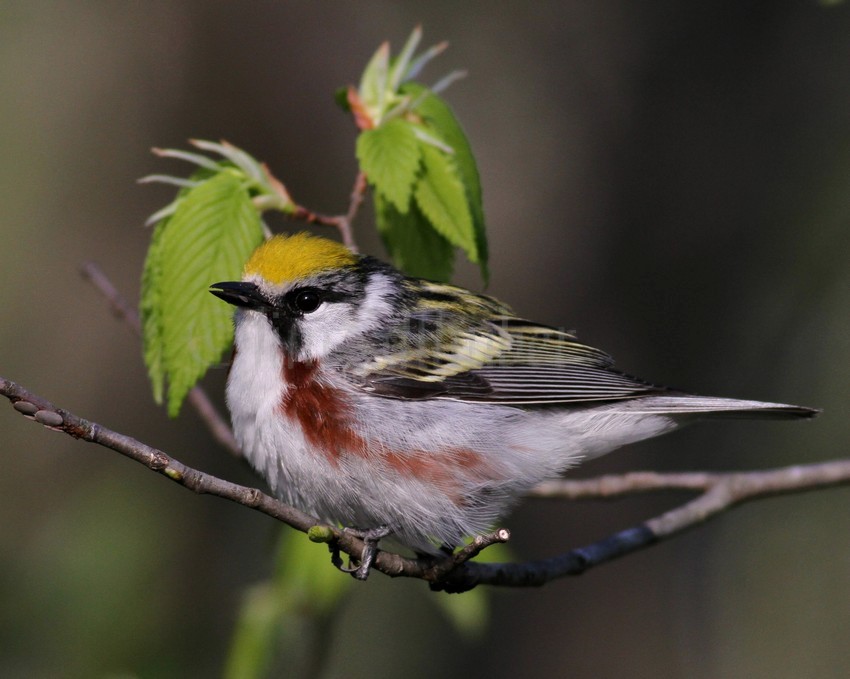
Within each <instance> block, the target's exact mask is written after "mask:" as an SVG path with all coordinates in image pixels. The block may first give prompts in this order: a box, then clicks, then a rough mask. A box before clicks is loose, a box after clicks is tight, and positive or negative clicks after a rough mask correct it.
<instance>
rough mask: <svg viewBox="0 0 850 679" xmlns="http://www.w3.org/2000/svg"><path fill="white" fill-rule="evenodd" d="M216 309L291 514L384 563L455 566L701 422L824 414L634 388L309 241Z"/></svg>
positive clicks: (488, 317) (450, 291) (231, 288)
mask: <svg viewBox="0 0 850 679" xmlns="http://www.w3.org/2000/svg"><path fill="white" fill-rule="evenodd" d="M210 291H211V292H212V293H213V294H215V295H217V296H218V297H220V298H221V299H223V300H225V301H227V302H229V303H231V304H234V305H236V307H238V310H237V313H236V316H235V340H234V345H235V346H234V348H235V354H234V358H233V362H232V365H231V368H230V374H229V376H228V381H227V393H226V400H227V406H228V409H229V410H230V414H231V419H232V424H233V430H234V433H235V436H236V439H237V441H238V443H239V445H240V446H241V448H242V450H243V452H244V455H245V457H246V458H247V459H248V461H249V462H250V463H251V464H252V465H253V467H254V468H255V469H256V470H257V471H258V472H259V473H260V474H261V475H262V476H263V477H265V479H266V480H267V481H268V483H269V485H270V487H271V489H272V490H273V492H274V493H275V494H276V495H277V496H278V497H279V498H280V499H282V500H283V501H285V502H287V503H289V504H291V505H294V506H295V507H298V508H299V509H301V510H303V511H305V512H307V513H309V514H311V515H313V516H315V517H317V518H319V519H321V520H323V521H328V522H332V523H335V524H340V525H342V526H348V527H353V528H356V529H360V530H362V531H364V532H363V533H362V534H363V535H364V536H365V537H366V538H367V539H369V540H370V541H371V544H372V547H373V548H374V545H375V544H376V543H377V540H378V539H380V538H381V537H384V536H386V535H390V536H391V537H392V539H393V540H395V541H396V542H400V543H402V544H403V545H407V546H409V547H411V548H413V549H414V550H415V551H416V552H419V553H424V554H434V553H438V551H439V548H440V546H442V547H443V548H446V547H448V548H452V547H454V546H457V545H459V544H460V543H461V542H462V541H463V540H464V538H466V537H469V536H474V535H476V534H480V533H482V532H484V531H486V530H487V529H488V528H489V527H491V526H492V525H493V524H494V522H495V521H497V520H498V519H499V518H500V517H502V516H503V515H504V514H505V512H506V511H507V510H508V509H509V508H510V507H511V506H512V505H513V504H514V503H515V502H516V501H517V499H518V498H520V497H521V496H522V495H523V494H525V493H527V492H528V491H529V490H530V489H531V488H532V487H534V485H535V484H537V483H538V482H540V481H543V480H546V479H552V478H555V477H558V476H560V475H561V474H563V473H564V471H565V470H567V469H568V468H570V467H572V466H574V465H575V464H577V463H578V462H580V461H582V460H588V459H591V458H595V457H597V456H599V455H602V454H604V453H607V452H609V451H611V450H613V449H615V448H617V447H619V446H622V445H625V444H628V443H633V442H635V441H640V440H642V439H646V438H649V437H653V436H658V435H659V434H663V433H665V432H669V431H671V430H673V429H675V428H676V427H678V426H679V425H681V424H684V423H686V422H688V421H692V420H694V419H698V418H700V417H703V416H710V415H736V416H741V415H745V416H749V415H752V416H767V417H775V418H786V417H789V418H793V417H801V418H805V417H811V416H813V415H815V414H816V413H817V411H816V410H813V409H810V408H804V407H800V406H794V405H785V404H778V403H764V402H760V401H747V400H737V399H728V398H714V397H704V396H696V395H692V394H688V393H684V392H681V391H676V390H672V389H668V388H666V387H663V386H659V385H655V384H652V383H649V382H646V381H644V380H641V379H637V378H635V377H631V376H629V375H627V374H625V373H622V372H620V371H618V370H616V369H615V368H614V367H613V366H614V363H613V360H612V359H611V357H610V356H608V354H606V353H605V352H603V351H600V350H599V349H594V348H593V347H590V346H587V345H585V344H582V343H580V342H579V341H578V340H577V339H576V337H575V335H574V334H572V333H569V332H565V331H563V330H559V329H556V328H554V327H549V326H546V325H542V324H539V323H533V322H530V321H527V320H524V319H523V318H521V317H518V316H516V315H514V313H513V312H512V311H511V309H510V308H509V307H508V306H506V305H505V304H503V303H501V302H499V301H497V300H495V299H493V298H491V297H486V296H484V295H480V294H476V293H473V292H470V291H469V290H465V289H463V288H460V287H456V286H453V285H447V284H443V283H435V282H431V281H427V280H421V279H418V278H412V277H409V276H406V275H404V274H403V273H401V272H400V271H398V270H397V269H395V268H394V267H392V266H391V265H389V264H386V263H384V262H382V261H380V260H378V259H375V258H373V257H369V256H361V255H357V254H354V253H352V252H351V251H349V250H348V249H347V248H346V247H344V246H343V245H341V244H339V243H336V242H334V241H331V240H328V239H325V238H319V237H316V236H312V235H308V234H305V233H299V234H295V235H292V236H286V235H278V236H274V237H272V238H270V239H269V240H267V241H266V242H265V243H264V244H262V245H261V246H260V247H259V248H258V249H257V250H256V251H255V252H254V253H253V255H252V256H251V257H250V259H249V260H248V262H247V264H246V265H245V268H244V275H243V277H242V280H241V281H238V282H235V281H234V282H222V283H216V284H214V285H212V286H211V290H210ZM369 558H370V559H371V554H370V556H369ZM367 572H368V571H367ZM358 575H360V576H361V577H365V575H366V573H363V572H362V571H358Z"/></svg>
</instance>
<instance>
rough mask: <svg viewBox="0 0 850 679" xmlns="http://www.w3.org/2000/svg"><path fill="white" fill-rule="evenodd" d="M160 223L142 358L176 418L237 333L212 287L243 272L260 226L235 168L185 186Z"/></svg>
mask: <svg viewBox="0 0 850 679" xmlns="http://www.w3.org/2000/svg"><path fill="white" fill-rule="evenodd" d="M157 228H158V229H161V234H160V235H159V236H158V237H157V238H156V239H155V244H154V245H155V247H154V249H153V251H152V253H153V259H152V260H151V267H150V273H151V275H150V276H149V277H148V279H147V281H143V285H144V287H145V289H144V291H143V294H142V299H143V300H144V302H143V308H146V311H145V314H146V318H147V323H146V324H145V326H144V328H143V329H144V342H145V360H146V362H147V363H148V370H149V372H151V379H152V380H153V381H154V389H155V390H156V389H157V385H158V382H157V381H156V380H155V379H154V376H155V375H160V374H162V375H164V377H165V378H166V379H167V380H168V413H169V415H171V416H172V417H174V416H176V415H177V413H178V411H179V410H180V405H181V403H182V402H183V399H184V398H185V396H186V394H187V393H188V391H189V389H191V388H192V387H193V386H194V385H195V383H196V382H197V381H198V379H200V377H201V376H203V374H204V373H205V372H206V370H207V368H208V367H209V366H210V365H212V364H213V363H215V362H216V361H218V360H219V359H220V357H221V354H222V352H223V351H224V350H225V349H226V348H227V347H228V345H229V344H230V341H231V339H232V335H233V323H232V310H231V309H229V308H228V306H227V305H225V304H222V303H221V301H220V300H218V299H216V298H215V297H214V296H213V295H210V294H209V292H208V288H209V286H210V284H211V283H215V282H217V281H221V280H234V279H238V278H239V276H240V274H241V270H242V266H243V264H244V262H245V261H246V260H247V258H248V256H249V255H250V253H251V252H252V251H253V250H254V249H255V248H256V247H257V246H258V245H259V244H260V243H261V242H262V239H263V230H262V225H261V222H260V217H259V215H258V214H257V211H256V210H255V209H254V207H253V205H252V203H251V200H250V197H249V195H248V191H247V190H246V189H245V187H244V186H243V181H242V179H241V178H240V176H239V175H238V174H236V173H235V172H231V171H224V172H222V173H220V174H218V175H216V176H214V177H213V178H211V179H209V180H207V181H205V182H203V183H201V184H200V185H198V186H196V187H194V188H192V189H190V190H188V191H186V192H185V193H184V194H183V195H182V196H181V200H180V204H179V206H178V208H177V211H176V212H175V213H174V215H173V216H171V217H170V218H168V219H167V220H166V221H164V222H161V223H160V225H159V226H158V227H157ZM152 247H153V246H152ZM149 256H150V255H149ZM159 389H160V393H161V384H159ZM155 393H156V392H155Z"/></svg>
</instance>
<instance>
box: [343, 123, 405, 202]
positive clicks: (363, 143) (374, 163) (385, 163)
mask: <svg viewBox="0 0 850 679" xmlns="http://www.w3.org/2000/svg"><path fill="white" fill-rule="evenodd" d="M419 146H420V145H419V142H418V141H417V139H416V136H415V134H414V131H413V125H412V124H411V123H410V122H408V121H406V120H402V119H401V118H395V119H393V120H389V121H387V122H386V123H384V124H383V125H380V126H379V127H376V128H375V129H373V130H366V131H364V132H361V133H360V136H359V137H358V138H357V160H358V161H359V163H360V169H362V170H363V171H364V172H365V173H366V176H367V178H368V179H369V183H370V184H372V185H373V186H374V187H375V190H376V191H377V192H378V193H380V194H381V195H383V196H384V198H386V199H387V200H388V201H389V202H391V203H392V204H393V205H394V206H395V207H396V209H397V210H398V211H399V212H402V213H404V212H407V209H408V206H409V204H410V196H411V193H412V191H413V184H414V181H415V180H416V174H417V172H418V170H419V158H420V152H419Z"/></svg>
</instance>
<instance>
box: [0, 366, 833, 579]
mask: <svg viewBox="0 0 850 679" xmlns="http://www.w3.org/2000/svg"><path fill="white" fill-rule="evenodd" d="M0 394H2V395H3V396H5V397H6V398H8V399H9V400H10V401H11V402H12V405H13V406H14V408H15V410H17V411H18V412H19V413H21V414H22V415H24V416H25V417H27V418H29V419H31V420H34V421H35V422H38V423H40V424H42V425H43V426H45V427H48V428H49V429H53V430H55V431H61V432H64V433H66V434H69V435H70V436H73V437H75V438H78V439H82V440H84V441H89V442H91V443H96V444H98V445H101V446H104V447H106V448H110V449H112V450H114V451H116V452H119V453H121V454H122V455H125V456H127V457H129V458H131V459H133V460H136V461H137V462H140V463H141V464H143V465H145V466H146V467H147V468H148V469H151V470H153V471H155V472H157V473H159V474H163V475H165V476H167V477H168V478H170V479H171V480H172V481H175V482H177V483H179V484H180V485H182V486H185V487H186V488H189V489H191V490H193V491H195V492H196V493H206V494H209V495H217V496H218V497H223V498H226V499H228V500H231V501H233V502H237V503H239V504H241V505H244V506H246V507H250V508H252V509H255V510H257V511H259V512H262V513H263V514H266V515H268V516H271V517H273V518H275V519H277V520H279V521H282V522H283V523H286V524H287V525H289V526H292V527H293V528H296V529H298V530H300V531H302V532H307V533H309V534H310V536H311V539H314V540H317V541H322V542H328V543H329V544H330V546H331V547H332V549H333V550H334V551H337V550H338V551H341V552H344V553H346V554H348V555H349V556H351V557H352V558H353V559H355V560H358V559H360V558H361V557H362V555H363V550H364V543H363V541H362V540H361V539H360V538H358V537H357V536H356V535H353V534H351V533H349V532H346V531H343V530H339V529H337V528H334V527H331V526H324V525H323V524H322V522H321V521H318V520H317V519H315V518H313V517H310V516H308V515H306V514H304V513H303V512H300V511H298V510H297V509H295V508H293V507H290V506H288V505H286V504H284V503H282V502H280V501H279V500H276V499H275V498H273V497H271V496H269V495H267V494H265V493H263V492H262V491H259V490H257V489H255V488H247V487H245V486H240V485H237V484H234V483H230V482H228V481H224V480H222V479H218V478H216V477H214V476H211V475H209V474H206V473H204V472H201V471H198V470H196V469H192V468H191V467H187V466H186V465H184V464H183V463H181V462H179V461H178V460H176V459H174V458H172V457H171V456H169V455H167V454H166V453H164V452H163V451H161V450H158V449H156V448H153V447H151V446H148V445H147V444H144V443H142V442H140V441H137V440H136V439H133V438H131V437H129V436H125V435H123V434H120V433H118V432H114V431H112V430H110V429H107V428H106V427H104V426H102V425H99V424H97V423H95V422H89V421H87V420H84V419H82V418H79V417H77V416H76V415H74V414H73V413H71V412H69V411H67V410H62V409H60V408H57V407H56V406H54V405H53V404H52V403H50V402H49V401H46V400H45V399H43V398H41V397H40V396H37V395H36V394H33V393H31V392H29V391H28V390H27V389H25V388H24V387H22V386H20V385H18V384H15V383H14V382H11V381H9V380H6V379H4V378H2V377H0ZM848 484H850V460H834V461H830V462H822V463H820V464H812V465H797V466H793V467H783V468H779V469H769V470H758V471H750V472H736V473H709V472H696V473H690V474H655V473H651V472H638V473H633V474H624V475H623V476H619V477H617V476H612V477H602V478H600V479H589V480H586V481H575V482H566V483H563V484H559V483H555V484H544V485H542V486H541V487H540V488H539V489H538V490H539V491H540V492H539V493H538V495H541V494H544V492H546V493H548V495H547V496H548V497H552V496H554V495H555V494H556V491H557V490H558V488H557V486H558V485H561V496H562V497H563V496H566V497H571V498H573V499H579V498H587V497H614V496H619V495H625V494H627V493H632V492H648V491H653V490H664V489H680V490H681V489H685V490H690V491H693V490H698V491H701V494H700V495H698V496H697V497H696V498H694V499H692V500H690V501H689V502H687V503H685V504H683V505H681V506H679V507H676V508H675V509H672V510H670V511H668V512H665V513H664V514H661V515H660V516H658V517H655V518H652V519H649V520H648V521H645V522H644V523H642V524H640V525H638V526H635V527H633V528H628V529H626V530H623V531H620V532H619V533H616V534H614V535H612V536H610V537H607V538H605V539H603V540H600V541H598V542H594V543H592V544H590V545H586V546H584V547H580V548H577V549H573V550H570V551H568V552H566V553H565V554H562V555H559V556H556V557H553V558H550V559H544V560H540V561H529V562H525V563H512V564H504V563H478V562H470V561H469V559H471V558H473V557H474V556H476V555H477V554H478V553H479V552H480V551H481V550H482V549H484V548H485V547H487V546H489V545H491V544H495V543H497V542H505V541H507V540H508V538H509V535H510V534H509V533H508V531H507V530H505V529H500V530H498V531H495V532H494V533H491V534H489V535H484V536H479V537H478V538H476V539H475V540H474V541H473V542H472V543H471V544H470V545H469V546H467V547H465V548H463V549H461V550H459V551H458V552H457V553H455V554H452V555H449V556H446V557H444V558H440V557H436V558H433V559H408V558H405V557H402V556H400V555H398V554H393V553H391V552H385V551H379V552H378V553H377V557H376V559H375V563H374V568H375V569H376V570H379V571H381V572H382V573H385V574H387V575H390V576H392V577H399V576H404V577H412V578H420V579H422V580H426V581H427V582H429V583H430V584H431V587H432V589H435V590H445V591H449V592H462V591H466V590H468V589H471V588H473V587H475V586H477V585H482V584H489V585H501V586H510V587H528V586H539V585H542V584H545V583H546V582H549V581H550V580H553V579H556V578H560V577H564V576H567V575H578V574H580V573H583V572H584V571H586V570H587V569H589V568H592V567H594V566H598V565H600V564H602V563H605V562H607V561H611V560H612V559H615V558H617V557H620V556H624V555H626V554H630V553H632V552H635V551H637V550H640V549H643V548H645V547H648V546H650V545H652V544H654V543H656V542H658V541H660V540H663V539H666V538H668V537H671V536H672V535H675V534H677V533H680V532H682V531H684V530H686V529H688V528H692V527H694V526H696V525H698V524H700V523H702V522H703V521H706V520H707V519H709V518H711V517H712V516H715V515H717V514H719V513H721V512H723V511H726V510H728V509H731V508H732V507H734V506H736V505H738V504H741V503H743V502H747V501H749V500H755V499H759V498H763V497H770V496H773V495H782V494H789V493H798V492H804V491H808V490H815V489H819V488H828V487H832V486H838V485H848Z"/></svg>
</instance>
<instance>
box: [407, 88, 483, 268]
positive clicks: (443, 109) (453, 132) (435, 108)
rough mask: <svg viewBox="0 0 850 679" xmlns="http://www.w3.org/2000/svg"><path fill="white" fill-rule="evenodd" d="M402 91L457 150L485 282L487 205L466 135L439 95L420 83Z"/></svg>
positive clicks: (434, 131) (430, 127) (429, 125)
mask: <svg viewBox="0 0 850 679" xmlns="http://www.w3.org/2000/svg"><path fill="white" fill-rule="evenodd" d="M401 91H402V93H404V94H408V95H410V96H412V97H413V99H414V100H415V101H416V102H417V103H416V104H415V106H414V111H415V113H417V114H418V115H420V116H421V117H422V119H423V123H424V124H425V126H426V128H427V129H428V131H430V132H431V133H432V134H434V135H436V136H437V137H439V138H440V139H441V140H442V141H444V142H445V143H446V144H448V145H449V146H450V147H451V148H452V149H453V150H454V154H453V156H452V157H453V158H454V162H455V165H456V166H457V169H458V172H459V174H460V178H461V181H462V182H463V187H464V190H465V191H466V197H467V203H468V206H469V212H470V215H471V216H472V224H473V229H474V232H475V244H476V251H477V253H478V264H479V266H480V267H481V274H482V276H483V277H484V280H485V281H486V280H487V278H488V277H489V272H488V269H487V234H486V230H485V223H484V206H483V203H482V199H481V179H480V178H479V175H478V166H477V165H476V164H475V157H474V156H473V155H472V148H471V147H470V145H469V141H468V140H467V138H466V134H465V133H464V131H463V128H462V127H461V126H460V123H459V122H458V120H457V118H456V117H455V115H454V113H453V112H452V110H451V108H449V105H448V104H446V102H445V101H443V99H441V98H440V97H438V96H437V95H435V94H432V93H431V92H430V91H429V90H428V89H427V88H426V87H424V86H422V85H420V84H419V83H407V84H405V85H403V86H402V88H401Z"/></svg>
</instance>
